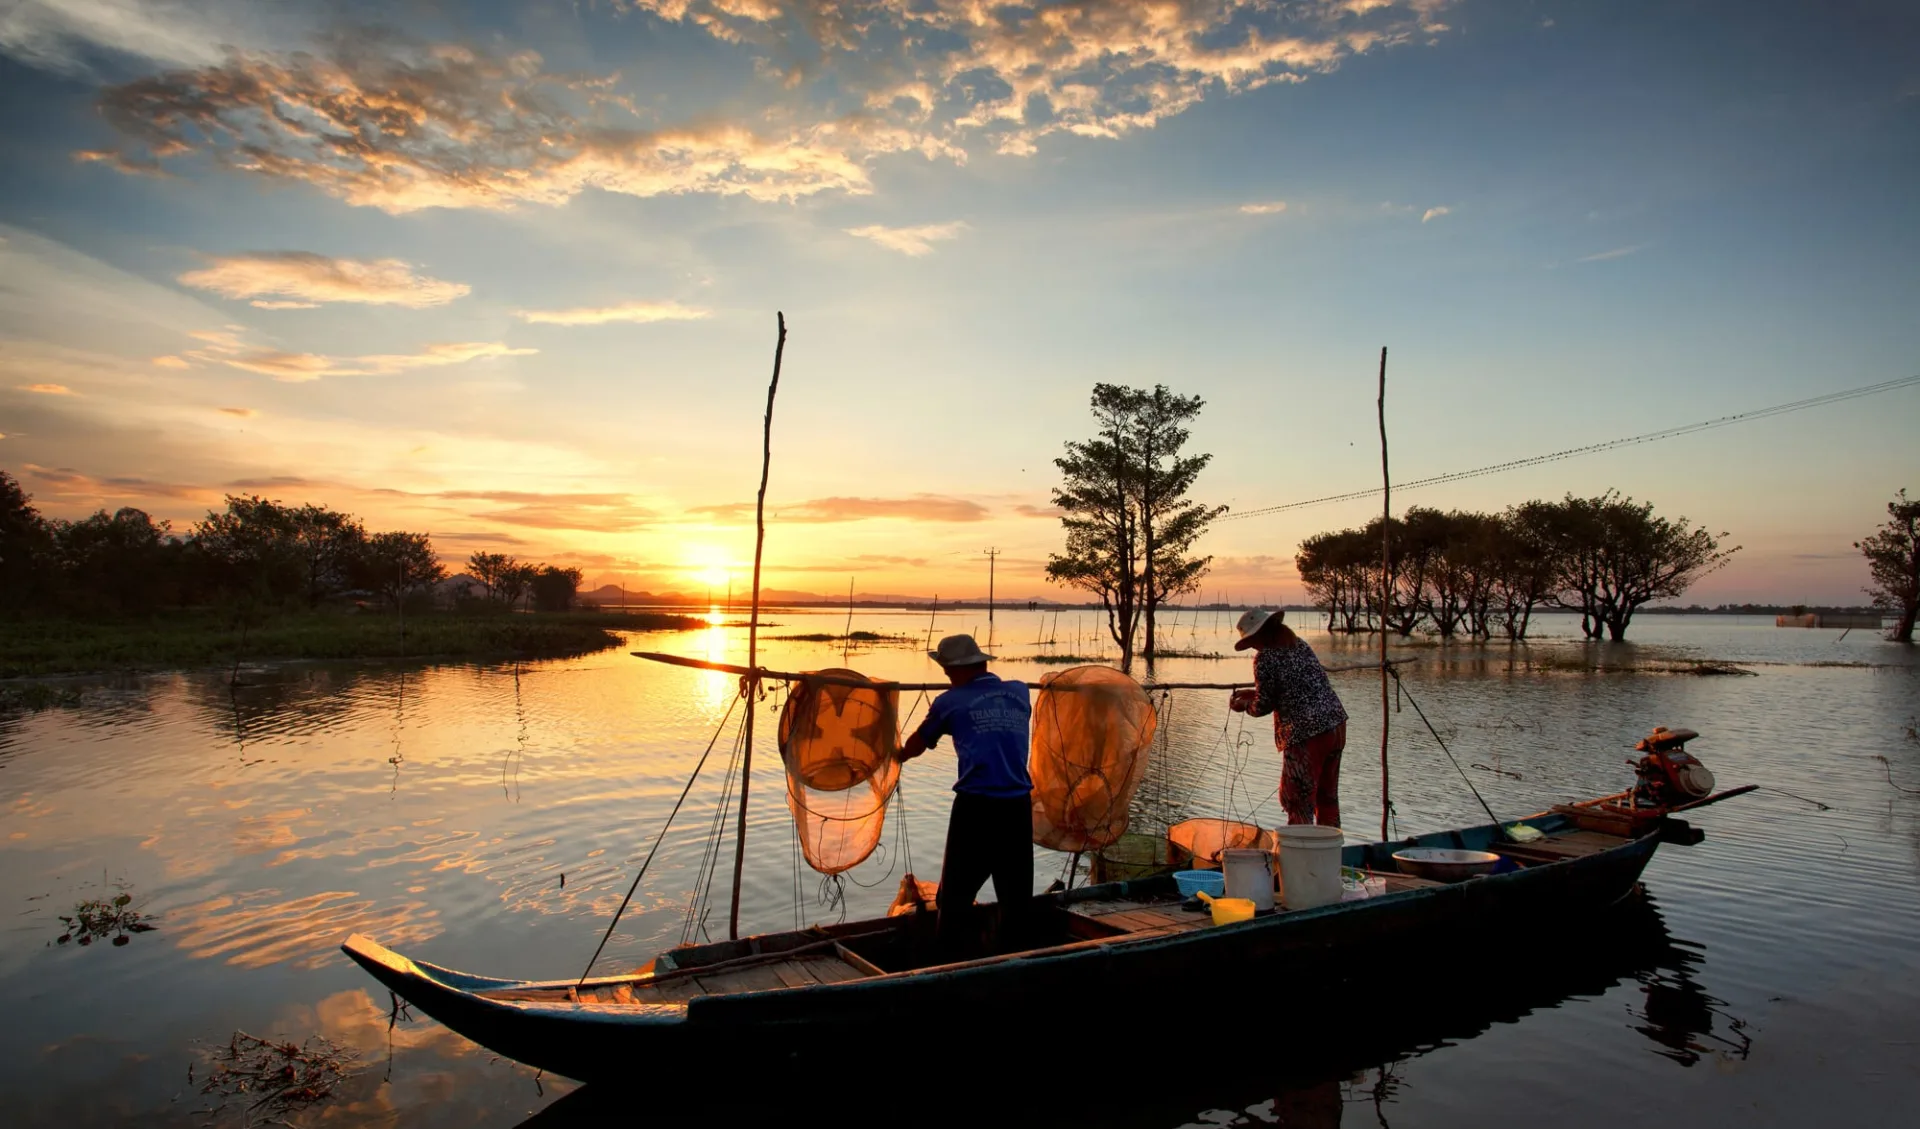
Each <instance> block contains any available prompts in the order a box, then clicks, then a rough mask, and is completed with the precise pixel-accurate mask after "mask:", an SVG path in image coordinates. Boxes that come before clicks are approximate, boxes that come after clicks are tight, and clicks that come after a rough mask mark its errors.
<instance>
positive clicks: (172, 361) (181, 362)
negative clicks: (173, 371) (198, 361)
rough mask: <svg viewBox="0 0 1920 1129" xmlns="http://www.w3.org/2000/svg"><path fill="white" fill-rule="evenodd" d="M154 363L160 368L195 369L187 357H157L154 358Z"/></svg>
mask: <svg viewBox="0 0 1920 1129" xmlns="http://www.w3.org/2000/svg"><path fill="white" fill-rule="evenodd" d="M153 363H154V364H156V365H158V366H160V367H161V368H192V367H193V366H192V363H191V362H189V361H188V360H187V359H186V358H185V357H155V358H153Z"/></svg>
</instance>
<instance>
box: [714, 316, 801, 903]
mask: <svg viewBox="0 0 1920 1129" xmlns="http://www.w3.org/2000/svg"><path fill="white" fill-rule="evenodd" d="M774 317H775V319H776V320H777V323H778V325H779V327H780V336H779V339H778V340H777V341H775V342H774V346H773V380H772V381H771V382H769V383H768V384H767V419H766V424H765V427H764V428H763V430H762V432H761V438H760V495H759V497H758V498H756V499H755V500H754V503H753V612H752V613H751V618H749V619H748V620H747V675H746V686H745V687H744V689H745V690H746V695H747V720H746V723H745V726H746V751H745V753H744V754H743V755H742V757H741V761H740V826H739V827H738V828H737V829H736V834H735V835H734V839H733V904H732V905H731V906H729V907H728V909H727V939H728V940H733V941H737V940H739V939H740V875H741V872H742V871H743V870H744V869H745V867H746V863H747V785H748V784H750V783H752V781H753V715H754V712H755V707H754V696H755V693H756V692H757V691H758V690H759V689H760V675H759V674H758V670H759V666H758V663H759V660H760V554H761V551H762V550H763V549H764V548H765V547H766V543H767V472H768V470H769V469H770V468H771V467H772V466H773V396H774V393H776V392H778V391H779V390H780V359H781V357H782V356H784V355H785V353H786V351H787V315H786V314H784V313H778V312H776V313H775V314H774Z"/></svg>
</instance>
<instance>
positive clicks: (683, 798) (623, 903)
mask: <svg viewBox="0 0 1920 1129" xmlns="http://www.w3.org/2000/svg"><path fill="white" fill-rule="evenodd" d="M514 677H515V681H516V683H517V682H518V679H519V672H518V671H517V670H516V671H515V675H514ZM738 704H740V699H738V698H735V699H734V700H733V701H731V702H728V703H727V712H726V714H725V715H723V716H722V717H721V718H720V724H719V725H717V726H715V727H714V730H713V736H712V737H711V738H709V739H708V741H707V750H706V752H704V753H701V754H700V760H699V762H698V763H696V764H695V765H694V766H693V775H691V776H689V777H687V786H686V787H685V788H682V789H680V798H679V799H677V800H675V801H674V802H673V810H672V811H670V812H668V813H667V821H666V822H665V823H663V824H661V825H660V834H659V835H657V836H655V837H654V840H653V846H652V847H650V848H648V850H647V857H646V860H645V861H644V862H642V863H641V864H640V871H639V873H637V874H635V875H634V876H633V884H632V885H631V886H628V887H627V896H626V897H624V898H621V899H620V908H619V909H616V910H614V911H613V920H612V921H609V922H607V931H606V932H605V933H603V934H601V935H600V943H599V944H598V945H596V946H594V950H593V957H592V959H590V960H588V961H587V967H586V969H585V970H584V971H582V972H581V973H580V979H579V981H577V982H576V984H575V987H578V986H579V985H580V984H584V983H586V979H587V977H589V976H591V975H593V966H594V965H595V964H596V963H598V962H599V960H600V953H601V952H602V950H604V949H605V948H606V947H607V940H608V939H609V938H610V937H612V936H613V930H614V927H615V926H617V925H619V924H620V915H621V914H623V913H625V912H627V906H628V904H629V903H631V902H632V901H633V895H634V893H635V892H636V891H638V890H639V889H640V880H641V879H642V878H645V877H646V876H647V868H648V867H649V866H652V865H653V856H654V855H655V854H657V853H658V852H659V850H660V844H661V843H662V842H663V841H665V840H666V837H667V830H668V829H669V828H671V827H672V826H673V817H674V816H676V815H679V814H680V805H681V804H684V803H686V802H687V794H688V793H689V792H692V791H693V782H694V781H696V780H698V779H700V770H701V769H702V768H704V767H706V764H707V757H708V756H709V755H711V754H712V753H713V747H714V746H715V745H717V744H719V743H720V734H721V733H723V732H725V731H726V728H727V722H728V721H730V720H732V719H733V707H734V706H736V705H738Z"/></svg>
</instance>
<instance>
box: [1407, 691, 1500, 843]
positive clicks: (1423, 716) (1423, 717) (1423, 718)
mask: <svg viewBox="0 0 1920 1129" xmlns="http://www.w3.org/2000/svg"><path fill="white" fill-rule="evenodd" d="M1387 670H1388V671H1389V672H1391V673H1392V674H1393V681H1394V684H1395V685H1396V686H1397V685H1399V683H1400V672H1399V671H1398V670H1395V669H1394V668H1393V667H1388V668H1387ZM1403 689H1404V688H1403ZM1406 695H1407V704H1408V705H1410V706H1412V707H1413V712H1414V713H1416V714H1419V715H1420V724H1422V725H1424V726H1426V727H1427V732H1428V733H1431V734H1433V739H1434V740H1435V741H1436V742H1438V743H1439V745H1440V751H1441V752H1443V753H1445V754H1447V759H1448V760H1449V761H1452V762H1453V770H1454V771H1455V772H1457V773H1459V774H1460V779H1461V780H1462V781H1463V782H1465V783H1466V786H1467V791H1469V792H1472V793H1473V798H1474V799H1476V800H1479V801H1480V810H1481V811H1484V812H1486V813H1487V818H1488V819H1490V820H1492V821H1493V830H1494V834H1496V835H1498V836H1500V837H1501V838H1502V839H1505V838H1506V837H1507V829H1506V828H1505V827H1504V826H1502V825H1501V823H1500V817H1499V816H1497V815H1495V814H1493V809H1492V808H1490V807H1488V806H1487V800H1486V797H1485V796H1482V795H1481V794H1480V789H1478V788H1475V787H1474V786H1473V780H1472V779H1471V778H1470V777H1468V776H1467V770H1466V769H1464V768H1461V767H1460V762H1459V761H1458V760H1455V759H1454V755H1453V750H1452V749H1449V748H1447V742H1446V741H1445V740H1444V739H1443V738H1442V737H1441V736H1440V731H1439V730H1437V729H1435V728H1434V727H1433V722H1431V721H1428V720H1427V711H1425V710H1423V709H1421V708H1420V703H1419V702H1417V701H1415V700H1414V697H1413V692H1412V691H1411V690H1407V691H1406Z"/></svg>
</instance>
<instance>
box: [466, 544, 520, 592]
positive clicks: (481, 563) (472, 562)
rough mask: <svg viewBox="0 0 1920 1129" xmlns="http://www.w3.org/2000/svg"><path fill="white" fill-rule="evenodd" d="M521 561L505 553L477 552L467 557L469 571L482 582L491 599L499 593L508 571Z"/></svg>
mask: <svg viewBox="0 0 1920 1129" xmlns="http://www.w3.org/2000/svg"><path fill="white" fill-rule="evenodd" d="M519 563H520V562H519V561H516V560H514V559H513V558H512V557H510V556H508V555H507V554H505V553H486V552H475V553H474V554H473V555H472V556H470V557H468V558H467V572H468V574H469V575H471V576H472V577H473V578H474V579H475V580H478V581H479V582H480V587H481V588H483V589H485V591H486V596H487V599H489V600H491V599H494V598H495V597H496V596H497V595H498V594H499V590H500V584H501V581H502V580H503V579H504V578H505V577H506V574H507V572H508V571H509V570H511V569H513V568H515V567H516V566H517V565H519Z"/></svg>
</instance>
